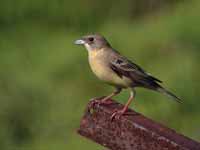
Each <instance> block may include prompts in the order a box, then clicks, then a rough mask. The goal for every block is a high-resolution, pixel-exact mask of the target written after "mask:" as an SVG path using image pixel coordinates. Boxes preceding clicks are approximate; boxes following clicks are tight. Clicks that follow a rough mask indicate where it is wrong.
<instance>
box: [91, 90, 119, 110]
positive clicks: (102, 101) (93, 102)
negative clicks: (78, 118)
mask: <svg viewBox="0 0 200 150" xmlns="http://www.w3.org/2000/svg"><path fill="white" fill-rule="evenodd" d="M121 90H122V89H121V88H116V90H115V91H114V92H113V93H111V94H110V95H108V96H106V97H104V98H103V99H102V100H93V101H92V102H91V103H90V106H89V108H93V107H94V106H95V105H98V106H99V105H102V104H105V105H106V104H111V101H108V100H109V99H110V98H112V97H113V96H116V95H117V94H119V93H120V92H121Z"/></svg>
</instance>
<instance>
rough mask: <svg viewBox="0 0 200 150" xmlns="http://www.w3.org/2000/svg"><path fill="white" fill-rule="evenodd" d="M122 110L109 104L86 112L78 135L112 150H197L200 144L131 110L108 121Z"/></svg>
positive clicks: (120, 106) (111, 102)
mask: <svg viewBox="0 0 200 150" xmlns="http://www.w3.org/2000/svg"><path fill="white" fill-rule="evenodd" d="M89 105H91V102H89V104H88V106H89ZM122 107H123V105H121V104H119V103H117V102H115V101H113V100H110V104H109V105H99V106H98V105H95V106H94V108H93V110H92V111H88V110H86V112H85V114H84V116H83V118H82V120H81V125H80V129H79V130H78V133H79V134H80V135H82V136H84V137H87V138H89V139H91V140H93V141H95V142H97V143H99V144H101V145H103V146H105V147H107V148H109V149H111V150H200V143H198V142H196V141H194V140H192V139H190V138H188V137H185V136H183V135H181V134H178V133H176V132H175V131H174V130H172V129H169V128H167V127H165V126H163V125H161V124H159V123H157V122H155V121H153V120H151V119H148V118H146V117H145V116H143V115H141V114H139V113H137V112H135V111H133V110H130V109H129V112H130V113H131V114H132V115H125V116H122V117H121V118H120V119H114V120H113V121H111V120H110V116H111V114H112V113H113V111H114V110H116V109H118V110H119V109H121V108H122Z"/></svg>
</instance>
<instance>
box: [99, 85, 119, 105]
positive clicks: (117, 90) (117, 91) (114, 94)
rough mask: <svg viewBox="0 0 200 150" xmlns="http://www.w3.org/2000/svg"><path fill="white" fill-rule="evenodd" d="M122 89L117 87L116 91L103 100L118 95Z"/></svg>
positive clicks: (103, 101) (103, 100)
mask: <svg viewBox="0 0 200 150" xmlns="http://www.w3.org/2000/svg"><path fill="white" fill-rule="evenodd" d="M121 91H122V89H121V88H116V90H115V91H114V92H112V93H111V94H110V95H108V96H106V97H104V98H103V99H102V100H101V102H102V103H105V102H106V101H107V100H108V99H110V98H112V97H113V96H116V95H117V94H119V93H120V92H121Z"/></svg>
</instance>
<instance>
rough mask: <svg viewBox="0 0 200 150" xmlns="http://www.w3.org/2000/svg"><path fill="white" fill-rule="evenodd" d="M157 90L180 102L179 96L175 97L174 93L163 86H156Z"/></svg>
mask: <svg viewBox="0 0 200 150" xmlns="http://www.w3.org/2000/svg"><path fill="white" fill-rule="evenodd" d="M157 91H158V92H160V93H162V94H164V95H166V96H168V97H170V98H171V99H173V100H175V101H177V102H179V103H182V100H181V99H180V98H179V97H177V96H176V95H174V94H173V93H171V92H170V91H168V90H166V89H164V88H163V87H158V88H157Z"/></svg>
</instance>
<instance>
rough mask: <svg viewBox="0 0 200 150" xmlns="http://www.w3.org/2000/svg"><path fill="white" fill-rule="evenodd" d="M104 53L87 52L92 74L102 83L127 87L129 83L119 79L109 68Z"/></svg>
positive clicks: (124, 79) (126, 79)
mask: <svg viewBox="0 0 200 150" xmlns="http://www.w3.org/2000/svg"><path fill="white" fill-rule="evenodd" d="M105 55H106V54H105V53H104V51H103V50H102V51H92V52H89V64H90V66H91V69H92V71H93V72H94V74H95V75H96V76H97V77H98V78H99V79H100V80H103V81H104V82H107V83H109V84H112V85H117V86H121V87H124V88H126V87H128V86H129V85H130V84H131V81H130V80H129V79H128V78H126V77H122V78H120V77H119V76H118V75H117V74H116V73H115V72H114V71H113V70H112V69H111V68H110V67H109V62H108V60H107V58H106V56H105Z"/></svg>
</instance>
